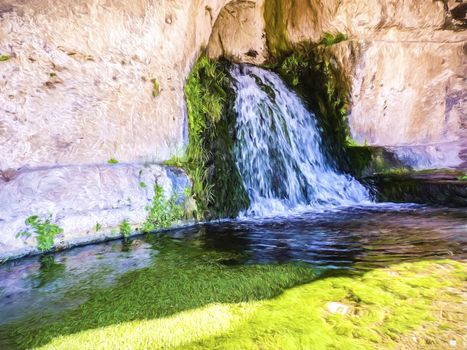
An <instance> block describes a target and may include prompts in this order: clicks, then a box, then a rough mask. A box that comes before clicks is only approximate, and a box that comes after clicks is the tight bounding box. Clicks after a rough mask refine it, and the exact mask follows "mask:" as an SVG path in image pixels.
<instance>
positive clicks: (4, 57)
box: [0, 55, 11, 62]
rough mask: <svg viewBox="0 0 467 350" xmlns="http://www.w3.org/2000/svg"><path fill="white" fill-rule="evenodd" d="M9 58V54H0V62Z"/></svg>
mask: <svg viewBox="0 0 467 350" xmlns="http://www.w3.org/2000/svg"><path fill="white" fill-rule="evenodd" d="M10 58H11V56H10V55H0V62H5V61H8V60H9V59H10Z"/></svg>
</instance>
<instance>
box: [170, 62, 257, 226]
mask: <svg viewBox="0 0 467 350" xmlns="http://www.w3.org/2000/svg"><path fill="white" fill-rule="evenodd" d="M228 68H229V64H228V63H226V62H220V61H214V60H210V59H209V58H207V57H204V56H202V57H200V58H199V59H198V60H197V62H196V64H195V66H194V67H193V69H192V71H191V73H190V75H189V76H188V80H187V84H186V86H185V96H186V100H187V109H188V131H189V133H188V134H189V143H188V147H187V150H186V157H185V159H184V160H182V159H180V158H178V159H176V161H177V162H182V161H183V162H184V168H185V169H186V170H187V172H188V175H189V176H190V178H191V180H192V183H193V188H192V193H193V196H194V198H195V200H196V203H197V205H198V213H200V216H202V217H204V218H208V219H209V218H212V217H225V216H229V217H233V216H236V215H237V214H238V212H239V211H240V210H242V209H244V208H246V207H248V205H249V201H248V196H247V193H246V191H245V188H244V185H243V181H242V179H241V176H240V174H239V172H238V170H237V167H236V166H235V161H234V157H233V146H234V140H235V137H236V135H235V120H236V116H235V112H234V110H233V103H234V101H235V97H234V91H233V89H232V86H231V84H230V79H231V77H230V74H229V69H228Z"/></svg>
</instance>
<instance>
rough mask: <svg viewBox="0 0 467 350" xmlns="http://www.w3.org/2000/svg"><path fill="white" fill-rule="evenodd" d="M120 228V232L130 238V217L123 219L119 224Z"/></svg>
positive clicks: (124, 236)
mask: <svg viewBox="0 0 467 350" xmlns="http://www.w3.org/2000/svg"><path fill="white" fill-rule="evenodd" d="M118 227H119V229H120V234H121V235H122V236H123V238H125V239H126V238H128V237H130V235H131V226H130V223H129V222H128V219H125V220H123V221H122V223H121V224H120V225H119V226H118Z"/></svg>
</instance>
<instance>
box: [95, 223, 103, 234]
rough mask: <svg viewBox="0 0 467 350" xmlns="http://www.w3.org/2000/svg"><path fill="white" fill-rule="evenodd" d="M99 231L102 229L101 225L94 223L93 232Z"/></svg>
mask: <svg viewBox="0 0 467 350" xmlns="http://www.w3.org/2000/svg"><path fill="white" fill-rule="evenodd" d="M101 229H102V225H101V224H100V223H98V222H96V226H95V231H96V232H99V231H100V230H101Z"/></svg>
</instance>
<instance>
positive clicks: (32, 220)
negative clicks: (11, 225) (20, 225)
mask: <svg viewBox="0 0 467 350" xmlns="http://www.w3.org/2000/svg"><path fill="white" fill-rule="evenodd" d="M50 219H51V218H50V216H49V218H47V219H45V220H42V219H40V218H39V217H38V216H37V215H32V216H30V217H28V218H27V219H26V221H25V224H26V225H27V226H28V229H27V230H26V231H22V232H19V233H18V234H17V235H16V237H30V236H31V234H32V233H35V236H36V241H37V249H39V250H40V251H46V250H49V249H51V248H52V247H53V245H54V239H55V237H56V236H57V235H59V234H60V233H62V232H63V229H61V228H60V227H59V226H58V225H56V224H53V223H52V222H51V221H50ZM31 231H32V233H31Z"/></svg>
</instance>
